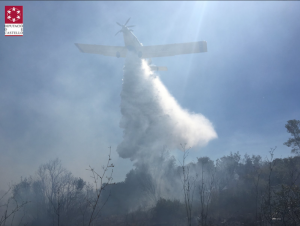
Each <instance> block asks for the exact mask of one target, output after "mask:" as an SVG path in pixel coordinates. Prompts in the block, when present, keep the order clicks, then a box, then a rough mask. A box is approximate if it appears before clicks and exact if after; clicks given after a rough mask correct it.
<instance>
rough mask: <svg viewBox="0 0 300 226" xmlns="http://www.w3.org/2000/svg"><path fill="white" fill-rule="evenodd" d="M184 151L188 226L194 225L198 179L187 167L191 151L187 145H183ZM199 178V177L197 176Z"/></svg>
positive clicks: (185, 200) (183, 167)
mask: <svg viewBox="0 0 300 226" xmlns="http://www.w3.org/2000/svg"><path fill="white" fill-rule="evenodd" d="M181 147H182V151H183V157H182V162H180V165H181V168H182V186H183V193H184V204H185V210H186V215H187V225H188V226H191V225H192V208H193V198H194V190H195V186H196V185H195V183H196V178H194V177H192V176H191V175H190V167H189V165H186V163H185V161H186V158H187V157H188V154H189V149H186V148H185V145H181ZM196 177H197V175H196Z"/></svg>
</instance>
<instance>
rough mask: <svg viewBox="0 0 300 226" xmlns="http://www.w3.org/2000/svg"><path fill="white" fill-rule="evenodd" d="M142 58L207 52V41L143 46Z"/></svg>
mask: <svg viewBox="0 0 300 226" xmlns="http://www.w3.org/2000/svg"><path fill="white" fill-rule="evenodd" d="M140 52H141V53H140V54H141V57H142V58H153V57H166V56H175V55H181V54H189V53H202V52H207V43H206V41H201V42H187V43H178V44H169V45H157V46H142V47H141V50H140Z"/></svg>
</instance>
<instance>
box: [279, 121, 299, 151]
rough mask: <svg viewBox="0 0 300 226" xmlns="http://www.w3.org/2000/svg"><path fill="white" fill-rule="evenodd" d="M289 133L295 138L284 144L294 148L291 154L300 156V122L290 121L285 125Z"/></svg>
mask: <svg viewBox="0 0 300 226" xmlns="http://www.w3.org/2000/svg"><path fill="white" fill-rule="evenodd" d="M285 128H286V129H287V132H288V133H290V134H291V135H292V136H293V138H289V139H288V141H287V142H285V143H283V144H284V145H286V146H288V147H292V150H291V152H292V153H295V154H298V155H299V154H300V120H296V119H293V120H289V121H288V123H287V124H286V125H285Z"/></svg>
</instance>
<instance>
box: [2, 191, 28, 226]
mask: <svg viewBox="0 0 300 226" xmlns="http://www.w3.org/2000/svg"><path fill="white" fill-rule="evenodd" d="M10 191H11V187H10V188H9V189H8V191H6V192H5V193H4V195H2V196H1V197H0V202H1V201H3V199H4V197H5V196H6V195H7V194H8V193H9V192H10ZM27 203H29V202H28V201H21V202H18V200H16V199H15V198H14V197H10V198H9V199H8V200H7V201H6V202H5V203H4V204H1V203H0V210H1V208H2V207H4V213H3V215H2V216H1V215H0V226H2V225H5V223H6V221H7V220H8V219H9V218H10V217H12V220H11V224H12V223H13V220H14V218H15V214H16V213H17V212H18V211H19V210H20V209H21V208H22V207H24V206H25V205H26V204H27ZM11 205H12V207H11ZM10 207H11V208H10Z"/></svg>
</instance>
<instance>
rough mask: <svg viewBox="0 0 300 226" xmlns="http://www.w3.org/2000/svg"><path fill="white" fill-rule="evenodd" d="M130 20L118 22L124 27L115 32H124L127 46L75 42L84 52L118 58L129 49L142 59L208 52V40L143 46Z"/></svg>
mask: <svg viewBox="0 0 300 226" xmlns="http://www.w3.org/2000/svg"><path fill="white" fill-rule="evenodd" d="M129 20H130V18H129V19H128V20H127V21H126V23H125V24H124V25H121V24H119V23H118V22H117V24H118V25H119V26H121V27H122V29H121V30H120V31H118V32H117V33H116V34H115V35H117V34H118V33H120V32H122V33H123V37H124V43H125V46H103V45H87V44H78V43H75V45H76V46H77V47H78V48H79V50H80V51H81V52H83V53H93V54H100V55H104V56H112V57H117V58H119V57H124V58H125V57H126V55H127V52H128V51H132V52H134V53H135V54H137V56H138V57H139V58H142V59H149V58H154V57H167V56H175V55H181V54H190V53H202V52H207V43H206V41H200V42H187V43H178V44H168V45H155V46H143V44H142V43H140V42H139V40H138V39H137V38H136V37H135V35H134V34H133V33H132V30H131V29H130V28H131V27H134V25H132V26H126V24H127V23H128V22H129ZM149 62H151V59H150V60H149ZM150 68H151V70H155V71H166V70H167V68H166V67H159V66H155V65H150Z"/></svg>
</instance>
